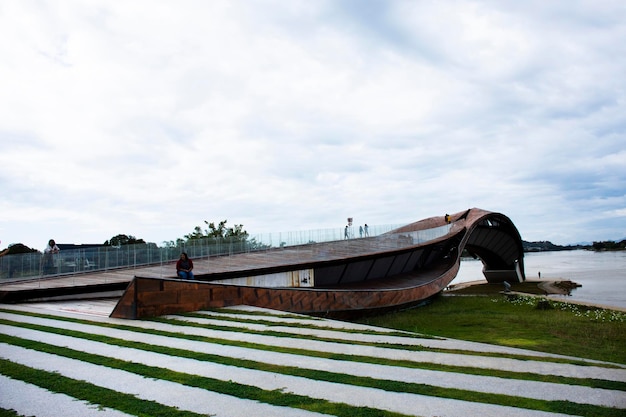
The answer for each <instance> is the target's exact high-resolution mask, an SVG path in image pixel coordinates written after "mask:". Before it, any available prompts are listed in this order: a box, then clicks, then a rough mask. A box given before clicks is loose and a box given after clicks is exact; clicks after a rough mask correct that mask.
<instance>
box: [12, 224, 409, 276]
mask: <svg viewBox="0 0 626 417" xmlns="http://www.w3.org/2000/svg"><path fill="white" fill-rule="evenodd" d="M398 227H399V226H398V225H382V226H381V225H379V226H369V228H368V233H367V235H368V236H365V231H363V234H360V233H359V228H358V226H352V227H349V228H348V231H347V232H348V238H349V239H356V238H359V237H375V236H379V235H381V234H384V233H387V232H389V231H391V230H394V229H396V228H398ZM345 238H346V230H345V228H339V229H317V230H306V231H295V232H278V233H265V234H257V235H250V236H248V238H247V239H246V240H244V241H242V240H237V239H228V238H226V239H220V238H217V239H216V238H202V239H192V240H189V241H187V242H184V243H180V244H178V245H168V244H165V245H164V246H162V247H159V246H157V245H156V244H155V243H147V244H139V245H122V246H119V247H116V246H100V247H89V248H84V249H83V248H79V249H71V250H62V251H61V252H59V253H57V254H52V255H49V254H42V253H41V252H34V253H26V254H15V255H5V256H0V283H3V282H11V281H19V280H27V279H33V278H39V277H47V276H59V275H71V274H79V273H85V272H92V271H106V270H110V269H116V268H137V267H143V266H148V265H159V264H161V265H162V264H167V263H171V262H173V261H176V260H177V259H178V258H179V256H180V253H181V252H187V254H188V255H189V257H191V258H207V257H211V256H223V255H234V254H238V253H245V252H253V251H265V250H269V249H272V248H280V247H291V246H298V245H306V244H311V243H322V242H331V241H338V240H345ZM164 243H165V242H164Z"/></svg>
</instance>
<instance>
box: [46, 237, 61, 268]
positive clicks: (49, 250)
mask: <svg viewBox="0 0 626 417" xmlns="http://www.w3.org/2000/svg"><path fill="white" fill-rule="evenodd" d="M60 251H61V250H60V249H59V247H58V246H57V244H56V242H55V241H54V239H50V240H49V241H48V246H46V248H45V249H44V250H43V259H42V266H43V273H44V274H45V275H49V274H54V272H55V271H54V269H55V265H54V263H55V262H54V255H56V254H57V253H59V252H60Z"/></svg>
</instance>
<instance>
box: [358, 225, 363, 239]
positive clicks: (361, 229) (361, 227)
mask: <svg viewBox="0 0 626 417" xmlns="http://www.w3.org/2000/svg"><path fill="white" fill-rule="evenodd" d="M359 237H363V226H359Z"/></svg>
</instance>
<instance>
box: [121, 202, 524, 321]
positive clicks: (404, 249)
mask: <svg viewBox="0 0 626 417" xmlns="http://www.w3.org/2000/svg"><path fill="white" fill-rule="evenodd" d="M433 230H435V231H438V232H439V235H437V236H436V237H434V238H429V239H428V240H425V241H421V237H420V236H423V233H424V232H427V231H433ZM441 231H443V232H441ZM346 245H349V246H346ZM346 248H348V249H346ZM464 250H466V251H467V252H468V253H469V254H470V255H472V256H474V257H477V258H480V259H481V260H482V262H483V264H484V269H483V273H484V275H485V278H486V279H487V280H488V281H489V282H503V281H509V282H517V281H523V280H524V279H525V277H524V264H523V248H522V242H521V238H520V235H519V233H518V231H517V229H516V227H515V226H514V225H513V223H512V222H511V221H510V220H509V219H508V218H507V217H506V216H504V215H502V214H499V213H492V212H488V211H485V210H481V209H470V210H467V211H464V212H460V213H456V214H454V215H452V216H451V222H450V223H447V222H446V220H445V219H444V217H443V216H441V217H432V218H428V219H424V220H421V221H419V222H416V223H412V224H409V225H406V226H403V227H401V228H399V229H396V230H394V231H392V232H389V233H387V234H384V235H381V236H377V237H372V238H364V239H353V240H350V242H346V241H342V242H329V243H319V244H311V245H306V246H305V247H301V248H299V249H298V252H297V261H294V260H293V259H292V258H290V256H289V255H290V252H289V251H286V250H283V249H277V250H276V251H275V252H272V253H270V254H269V255H266V256H275V257H276V262H275V263H274V264H272V265H266V266H264V267H262V268H246V267H245V265H246V262H247V259H249V258H251V257H252V256H253V255H250V254H248V255H246V256H248V258H246V257H245V256H244V255H241V256H240V257H238V255H235V256H233V259H232V263H233V264H237V262H238V259H239V260H240V262H241V266H242V268H240V269H235V270H231V271H228V272H221V273H215V274H204V275H199V276H197V277H196V278H197V279H196V280H195V281H186V280H179V279H167V278H166V279H163V278H148V277H135V279H134V280H133V281H132V282H131V284H130V285H129V286H128V288H127V290H126V292H125V293H124V296H123V297H122V298H121V299H120V301H119V303H118V305H117V307H116V308H115V310H114V311H113V313H112V315H111V316H112V317H118V318H141V317H152V316H159V315H163V314H172V313H178V312H185V311H196V310H200V309H205V308H216V307H227V306H232V305H239V304H246V305H253V306H258V307H266V308H271V309H276V310H283V311H289V312H296V313H306V314H317V315H327V316H342V315H354V314H363V313H365V312H369V311H372V310H381V309H396V308H400V307H406V306H410V305H414V304H419V303H421V302H423V301H424V300H426V299H428V298H430V297H432V296H434V295H436V294H437V293H439V292H440V291H442V290H443V289H444V288H445V287H446V286H447V285H448V284H449V283H450V282H451V281H452V280H453V279H454V277H455V276H456V274H457V272H458V270H459V266H460V261H461V255H462V253H463V251H464ZM322 253H323V254H325V256H324V257H323V260H319V259H320V254H322ZM329 253H330V254H331V255H332V254H335V255H334V256H328V254H329Z"/></svg>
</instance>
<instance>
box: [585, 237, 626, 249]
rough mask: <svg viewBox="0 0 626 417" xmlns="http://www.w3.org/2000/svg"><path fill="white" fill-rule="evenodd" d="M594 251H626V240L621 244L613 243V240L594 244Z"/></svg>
mask: <svg viewBox="0 0 626 417" xmlns="http://www.w3.org/2000/svg"><path fill="white" fill-rule="evenodd" d="M592 247H593V250H599V251H603V250H625V249H626V239H623V240H621V241H620V242H613V241H612V240H606V241H604V242H593V245H592Z"/></svg>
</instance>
